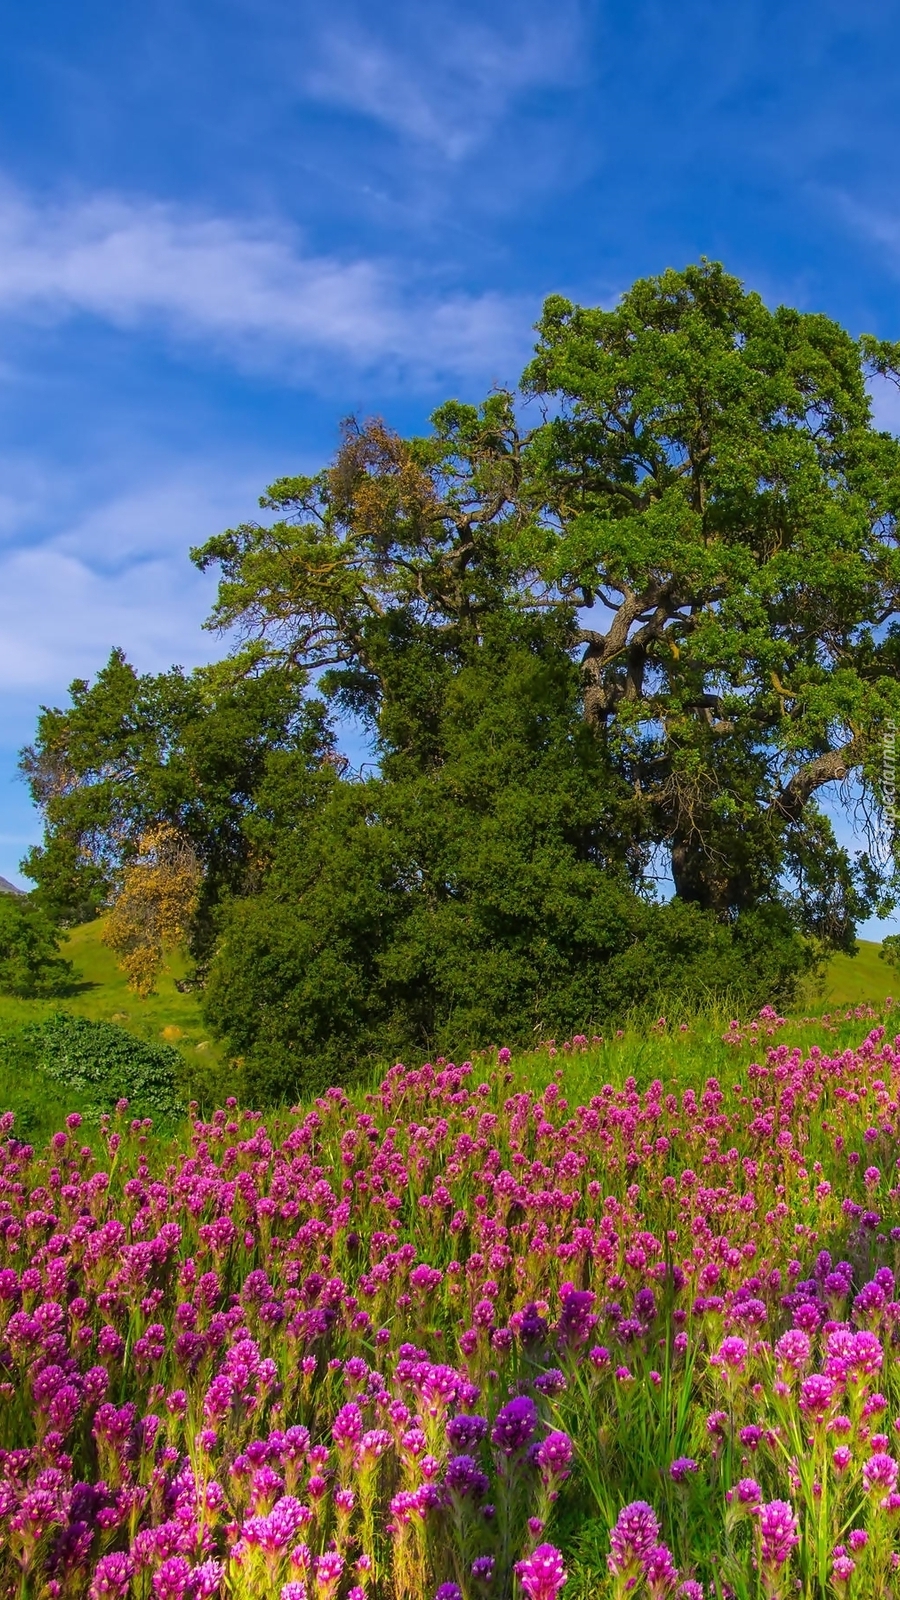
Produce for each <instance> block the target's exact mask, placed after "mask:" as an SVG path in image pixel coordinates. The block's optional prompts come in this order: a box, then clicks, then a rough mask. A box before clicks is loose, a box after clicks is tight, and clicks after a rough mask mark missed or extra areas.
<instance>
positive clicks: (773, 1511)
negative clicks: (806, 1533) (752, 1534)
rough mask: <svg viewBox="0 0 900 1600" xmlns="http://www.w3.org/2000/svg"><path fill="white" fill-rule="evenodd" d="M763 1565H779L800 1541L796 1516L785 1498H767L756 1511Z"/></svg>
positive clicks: (788, 1556)
mask: <svg viewBox="0 0 900 1600" xmlns="http://www.w3.org/2000/svg"><path fill="white" fill-rule="evenodd" d="M756 1514H757V1516H758V1517H759V1533H760V1541H761V1551H760V1554H761V1559H762V1563H763V1566H767V1567H780V1566H783V1565H784V1563H785V1562H786V1561H788V1560H789V1559H790V1554H791V1551H792V1550H793V1548H794V1546H795V1545H796V1544H798V1543H799V1542H800V1536H799V1533H798V1530H797V1518H796V1517H795V1516H794V1509H793V1506H791V1505H790V1503H789V1502H788V1501H787V1500H769V1501H768V1502H766V1503H765V1504H763V1505H761V1506H760V1507H759V1509H758V1511H757V1513H756Z"/></svg>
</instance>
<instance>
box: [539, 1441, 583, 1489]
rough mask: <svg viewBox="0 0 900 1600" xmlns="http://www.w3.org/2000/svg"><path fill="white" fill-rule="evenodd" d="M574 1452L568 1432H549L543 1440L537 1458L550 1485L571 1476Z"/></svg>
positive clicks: (544, 1480) (545, 1479)
mask: <svg viewBox="0 0 900 1600" xmlns="http://www.w3.org/2000/svg"><path fill="white" fill-rule="evenodd" d="M574 1453H575V1452H574V1447H573V1444H572V1441H571V1439H570V1438H569V1435H568V1434H567V1433H558V1432H557V1433H548V1434H547V1437H546V1438H545V1439H542V1440H541V1442H540V1444H539V1445H538V1448H537V1452H536V1458H535V1459H536V1460H537V1464H538V1466H539V1467H540V1469H541V1478H542V1479H543V1482H544V1483H545V1484H546V1485H547V1486H548V1487H549V1486H551V1485H553V1484H560V1483H562V1482H563V1480H564V1479H565V1478H567V1477H568V1476H569V1468H570V1466H571V1465H572V1457H573V1455H574Z"/></svg>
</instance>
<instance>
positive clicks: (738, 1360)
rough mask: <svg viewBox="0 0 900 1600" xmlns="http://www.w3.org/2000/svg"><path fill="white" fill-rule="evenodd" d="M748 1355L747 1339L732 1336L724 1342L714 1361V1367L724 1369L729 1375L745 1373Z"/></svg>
mask: <svg viewBox="0 0 900 1600" xmlns="http://www.w3.org/2000/svg"><path fill="white" fill-rule="evenodd" d="M747 1355H748V1346H747V1341H746V1339H740V1338H738V1336H737V1335H736V1334H730V1335H729V1337H728V1338H727V1339H723V1340H722V1343H721V1344H720V1345H719V1348H718V1350H717V1351H716V1353H715V1355H714V1356H713V1358H712V1360H713V1363H714V1365H716V1366H720V1367H724V1369H725V1371H726V1372H728V1373H739V1372H743V1370H744V1367H745V1366H746V1364H747Z"/></svg>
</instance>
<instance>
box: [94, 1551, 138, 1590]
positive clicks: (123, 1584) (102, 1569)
mask: <svg viewBox="0 0 900 1600" xmlns="http://www.w3.org/2000/svg"><path fill="white" fill-rule="evenodd" d="M133 1577H134V1562H133V1561H132V1559H131V1557H130V1556H129V1555H126V1554H125V1553H124V1551H120V1550H115V1551H113V1552H112V1554H111V1555H108V1556H101V1557H100V1559H99V1561H98V1562H97V1565H96V1566H95V1568H94V1576H93V1579H92V1580H91V1587H90V1600H107V1597H109V1600H119V1597H120V1596H122V1595H124V1594H125V1593H126V1592H127V1590H128V1586H129V1584H130V1582H131V1580H132V1578H133Z"/></svg>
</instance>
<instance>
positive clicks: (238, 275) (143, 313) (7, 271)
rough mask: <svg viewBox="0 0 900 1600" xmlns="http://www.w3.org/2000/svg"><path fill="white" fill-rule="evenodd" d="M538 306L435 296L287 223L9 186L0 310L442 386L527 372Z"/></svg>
mask: <svg viewBox="0 0 900 1600" xmlns="http://www.w3.org/2000/svg"><path fill="white" fill-rule="evenodd" d="M531 309H532V308H530V307H529V308H527V309H525V308H523V307H522V306H520V305H519V304H517V303H516V302H515V301H513V300H510V299H509V298H507V297H505V296H503V295H501V294H496V293H484V294H471V293H453V292H450V293H444V294H442V293H440V292H435V291H434V290H433V289H430V288H429V286H428V285H427V284H423V282H422V281H416V279H415V277H413V276H411V275H410V274H408V273H404V272H402V271H401V270H400V268H399V267H398V266H397V264H396V263H392V262H390V261H379V260H374V259H357V260H352V259H351V260H345V259H341V258H338V257H336V256H328V255H322V254H316V253H313V252H309V251H305V250H304V248H303V246H302V242H301V241H300V240H299V239H298V237H297V236H296V235H295V234H294V233H292V232H291V231H289V230H287V229H286V228H284V227H281V226H279V225H277V224H275V223H268V222H265V223H264V222H254V221H252V220H251V221H247V220H244V219H240V218H234V217H217V216H203V215H200V214H198V213H197V212H196V211H192V210H189V209H187V208H185V207H178V206H174V205H167V204H162V203H159V202H155V201H141V200H126V199H121V198H117V197H114V196H112V197H111V196H103V197H98V198H92V199H88V200H84V201H81V202H78V203H70V204H66V205H58V204H43V205H39V204H36V203H34V202H33V201H30V200H28V199H27V198H25V197H23V196H22V195H21V194H20V193H17V192H14V191H12V190H10V189H8V188H7V189H6V190H4V191H2V192H0V314H2V312H4V311H6V312H16V313H17V315H18V316H20V317H21V316H22V315H23V314H24V315H27V314H30V315H32V316H37V317H43V318H45V319H48V318H49V319H60V318H65V317H67V316H72V315H73V314H83V315H89V316H93V317H98V318H102V319H103V320H104V321H106V322H108V323H111V324H113V325H114V326H117V327H121V328H138V327H140V326H141V325H143V324H155V325H156V326H157V327H159V326H160V325H162V326H163V327H165V328H166V329H167V330H168V331H169V332H170V333H171V334H172V335H174V336H176V337H178V338H181V339H189V340H195V341H196V340H199V341H201V342H203V343H205V344H206V345H207V346H211V347H213V348H215V349H217V350H224V351H226V352H227V353H229V354H231V355H232V356H234V357H236V358H237V359H239V360H240V361H241V362H244V363H246V362H250V363H255V364H259V365H265V366H267V367H269V366H271V365H272V364H273V363H275V364H278V365H281V366H284V367H289V366H290V364H291V363H292V362H296V361H297V360H298V359H299V360H300V361H306V362H307V363H315V362H316V361H317V360H318V361H321V360H322V359H323V358H326V359H328V360H334V359H335V358H337V359H338V360H339V361H340V362H341V363H344V364H347V365H349V366H352V367H354V368H357V369H365V370H371V369H374V368H376V367H377V368H378V369H379V371H380V372H381V373H382V374H383V373H385V372H389V373H393V375H394V376H402V375H405V376H411V377H412V378H414V379H418V380H423V381H430V380H433V379H434V378H435V377H436V376H438V375H440V374H442V373H455V374H465V375H467V376H476V375H477V376H479V377H483V376H487V377H488V378H490V377H494V376H498V377H503V378H506V377H515V375H516V367H517V362H518V360H519V357H520V355H521V353H522V349H523V336H524V338H525V340H526V341H527V329H528V323H529V310H531Z"/></svg>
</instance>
